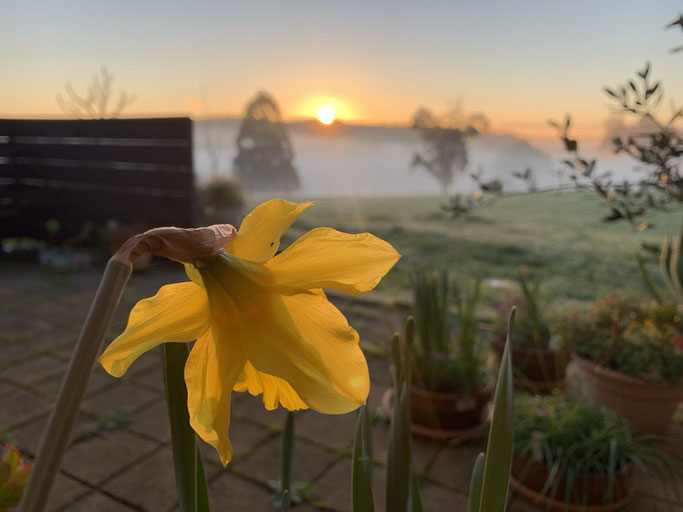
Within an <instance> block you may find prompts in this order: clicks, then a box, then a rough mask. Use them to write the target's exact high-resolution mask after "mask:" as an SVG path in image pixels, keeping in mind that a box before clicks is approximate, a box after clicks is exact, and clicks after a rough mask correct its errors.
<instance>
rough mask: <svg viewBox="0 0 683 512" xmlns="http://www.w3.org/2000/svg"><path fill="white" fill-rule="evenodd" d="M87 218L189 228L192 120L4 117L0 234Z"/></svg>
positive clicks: (38, 231)
mask: <svg viewBox="0 0 683 512" xmlns="http://www.w3.org/2000/svg"><path fill="white" fill-rule="evenodd" d="M52 219H55V220H57V221H59V226H60V229H59V233H58V237H59V238H66V237H69V236H73V235H75V234H77V233H79V232H80V231H81V230H82V229H83V227H84V225H85V224H86V223H89V222H93V223H96V224H104V223H106V222H107V221H110V220H116V221H118V222H119V223H122V224H127V225H134V226H136V227H138V228H140V227H145V228H147V227H155V226H170V225H175V226H181V227H190V226H193V225H194V222H195V196H194V176H193V171H192V121H191V120H190V119H189V118H166V119H111V120H110V119H107V120H92V121H91V120H87V121H86V120H73V121H56V120H55V121H52V120H49V121H48V120H19V119H0V238H3V237H10V236H29V237H36V238H45V237H46V236H48V232H47V229H46V222H47V221H49V220H52Z"/></svg>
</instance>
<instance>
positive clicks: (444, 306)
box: [410, 268, 493, 439]
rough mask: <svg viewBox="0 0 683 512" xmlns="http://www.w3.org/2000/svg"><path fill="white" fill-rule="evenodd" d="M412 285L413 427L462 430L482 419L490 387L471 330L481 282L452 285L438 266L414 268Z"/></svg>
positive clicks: (450, 433) (435, 432) (441, 435)
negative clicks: (453, 318) (452, 310)
mask: <svg viewBox="0 0 683 512" xmlns="http://www.w3.org/2000/svg"><path fill="white" fill-rule="evenodd" d="M413 290H414V305H413V313H414V326H415V343H414V344H413V370H412V371H413V378H412V381H411V383H412V384H411V388H410V395H411V413H412V426H413V431H414V432H416V433H418V434H422V435H425V436H428V437H433V438H438V439H449V438H454V437H459V436H461V435H465V434H467V433H470V432H472V431H473V430H476V429H477V428H478V427H480V426H482V425H483V424H484V423H485V416H486V414H485V412H486V411H485V409H486V408H487V404H488V403H489V401H490V399H491V394H492V392H493V386H492V383H491V380H490V379H489V376H488V374H487V371H486V362H485V357H484V354H483V352H482V343H481V342H480V339H479V337H478V334H477V328H478V322H477V305H478V302H479V298H480V295H481V294H480V291H481V283H480V281H479V280H478V279H477V280H474V281H472V282H471V283H469V284H468V285H466V284H464V283H460V284H456V283H454V282H452V281H451V279H450V277H449V274H448V272H447V271H446V270H444V269H441V268H421V269H417V270H416V271H415V273H414V279H413ZM451 303H453V304H454V305H455V311H456V313H457V329H453V327H452V323H451V315H450V305H451ZM454 332H455V335H454Z"/></svg>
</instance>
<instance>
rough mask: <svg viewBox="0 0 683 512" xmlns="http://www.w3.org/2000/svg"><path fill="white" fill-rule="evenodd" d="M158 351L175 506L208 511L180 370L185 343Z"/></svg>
mask: <svg viewBox="0 0 683 512" xmlns="http://www.w3.org/2000/svg"><path fill="white" fill-rule="evenodd" d="M161 350H162V352H161V353H162V365H163V371H164V388H165V391H166V405H167V408H168V418H169V421H170V425H171V447H172V448H173V465H174V467H175V475H176V489H177V492H178V505H179V507H180V510H181V511H182V512H208V511H209V495H208V488H207V484H206V475H205V473H204V464H203V461H202V457H201V453H200V452H199V446H198V445H197V436H196V434H195V432H194V430H193V429H192V427H191V426H190V416H189V413H188V410H187V387H186V385H185V378H184V369H185V363H186V362H187V357H188V356H189V353H190V351H189V348H188V346H187V344H186V343H165V344H164V345H162V347H161Z"/></svg>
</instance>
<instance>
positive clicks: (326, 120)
mask: <svg viewBox="0 0 683 512" xmlns="http://www.w3.org/2000/svg"><path fill="white" fill-rule="evenodd" d="M317 115H318V121H320V122H321V123H322V124H324V125H330V124H332V123H333V122H334V118H335V117H337V116H336V114H335V112H334V110H333V109H332V107H322V108H321V109H320V110H318V114H317Z"/></svg>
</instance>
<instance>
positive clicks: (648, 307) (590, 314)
mask: <svg viewBox="0 0 683 512" xmlns="http://www.w3.org/2000/svg"><path fill="white" fill-rule="evenodd" d="M682 326H683V324H682V323H681V315H680V312H679V310H678V306H677V305H676V304H674V303H664V304H656V303H649V302H644V301H642V300H639V299H634V298H629V297H620V296H618V295H612V296H610V297H608V298H607V299H604V300H602V301H600V302H597V303H595V304H594V305H593V306H592V307H591V308H590V309H589V310H587V311H572V312H570V313H568V314H566V315H565V316H564V317H563V318H561V319H560V320H559V322H558V328H559V332H560V333H561V336H562V339H563V344H564V345H565V346H566V347H567V348H568V349H570V350H573V351H575V352H576V353H577V354H579V355H580V356H582V357H585V358H587V359H590V360H591V361H594V362H595V363H597V364H600V365H602V366H605V367H607V368H611V369H613V370H616V371H619V372H622V373H626V374H628V375H632V376H634V377H638V378H641V379H645V380H648V381H650V382H669V383H670V384H672V385H676V384H678V383H679V382H680V381H681V378H683V329H682Z"/></svg>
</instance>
